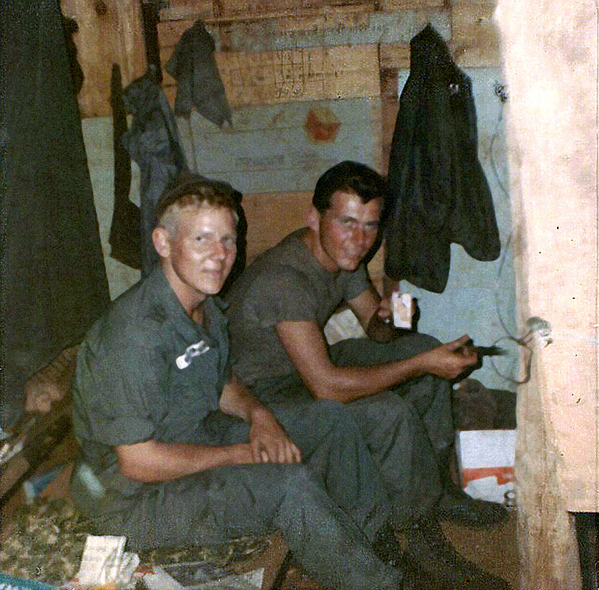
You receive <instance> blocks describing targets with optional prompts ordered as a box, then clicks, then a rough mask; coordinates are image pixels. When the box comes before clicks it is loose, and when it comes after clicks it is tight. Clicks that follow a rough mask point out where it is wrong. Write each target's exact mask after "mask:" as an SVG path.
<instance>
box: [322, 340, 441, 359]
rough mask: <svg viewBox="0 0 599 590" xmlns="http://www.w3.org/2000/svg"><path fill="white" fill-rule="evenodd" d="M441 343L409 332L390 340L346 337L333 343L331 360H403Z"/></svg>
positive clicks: (330, 350)
mask: <svg viewBox="0 0 599 590" xmlns="http://www.w3.org/2000/svg"><path fill="white" fill-rule="evenodd" d="M440 344H441V343H440V342H439V341H438V340H437V339H436V338H433V337H432V336H429V335H428V334H420V333H418V332H410V333H408V334H405V335H403V336H400V337H399V338H396V339H395V340H392V341H391V342H375V341H374V340H370V339H369V338H348V339H347V340H341V341H340V342H337V343H336V344H333V345H332V346H331V347H330V349H329V352H330V355H331V360H332V361H333V362H334V363H335V364H336V365H340V366H352V365H357V366H369V365H379V364H381V363H387V362H389V361H395V360H404V359H408V358H411V357H413V356H415V355H417V354H420V353H421V352H426V351H427V350H431V348H435V347H436V346H439V345H440Z"/></svg>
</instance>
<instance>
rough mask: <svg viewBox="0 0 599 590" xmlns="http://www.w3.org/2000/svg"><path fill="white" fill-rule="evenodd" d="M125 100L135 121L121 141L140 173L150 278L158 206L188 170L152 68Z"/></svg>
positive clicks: (146, 265)
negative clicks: (165, 191) (173, 184)
mask: <svg viewBox="0 0 599 590" xmlns="http://www.w3.org/2000/svg"><path fill="white" fill-rule="evenodd" d="M123 101H124V104H125V107H126V109H127V110H128V111H129V112H130V113H132V114H133V122H132V124H131V127H130V129H129V130H128V131H127V132H126V133H124V134H123V136H122V141H123V144H124V146H125V148H126V149H127V151H128V152H129V154H130V156H131V157H132V158H133V160H135V162H137V165H138V166H139V168H140V171H141V181H140V185H141V186H140V204H141V207H140V209H141V263H142V266H141V272H142V276H147V275H148V274H150V271H151V270H152V266H153V265H154V264H155V263H156V261H157V260H158V254H157V253H156V250H155V249H154V244H153V242H152V230H153V229H154V210H155V208H156V203H157V202H158V199H159V198H160V195H161V194H162V193H163V191H164V189H165V188H166V187H167V186H168V185H169V184H171V183H172V182H173V181H174V180H175V179H176V178H177V177H178V176H179V175H180V174H181V173H182V172H188V171H189V167H188V165H187V158H186V156H185V151H184V149H183V145H182V142H181V138H180V136H179V131H178V129H177V121H176V120H175V115H174V114H173V112H172V111H171V108H170V106H169V104H168V102H167V100H166V97H165V96H164V93H163V92H162V88H161V87H160V85H159V84H158V81H157V79H156V72H155V70H154V69H153V66H150V68H149V69H148V72H147V73H146V74H145V75H144V76H142V77H141V78H137V80H134V81H133V82H131V84H129V86H127V88H125V90H124V91H123Z"/></svg>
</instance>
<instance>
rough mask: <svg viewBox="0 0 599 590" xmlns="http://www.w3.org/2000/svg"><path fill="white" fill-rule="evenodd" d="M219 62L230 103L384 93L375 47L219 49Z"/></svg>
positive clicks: (248, 103) (243, 104)
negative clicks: (248, 51) (221, 51)
mask: <svg viewBox="0 0 599 590" xmlns="http://www.w3.org/2000/svg"><path fill="white" fill-rule="evenodd" d="M217 63H218V68H219V71H220V73H221V77H222V79H223V82H224V84H225V89H226V92H227V97H228V99H229V102H230V104H231V105H232V106H245V105H252V104H269V103H277V102H289V101H296V100H325V99H328V100H335V99H339V98H356V97H364V96H369V97H374V96H378V94H379V92H380V83H379V71H378V54H377V48H376V46H374V45H371V46H361V47H329V48H326V47H313V48H306V49H298V50H296V51H268V52H258V53H247V54H241V53H219V54H217Z"/></svg>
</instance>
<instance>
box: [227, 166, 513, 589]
mask: <svg viewBox="0 0 599 590" xmlns="http://www.w3.org/2000/svg"><path fill="white" fill-rule="evenodd" d="M386 192H387V186H386V182H385V180H384V179H383V178H382V177H381V176H380V175H379V174H378V173H376V172H375V171H374V170H372V169H370V168H369V167H367V166H365V165H364V164H360V163H357V162H350V161H345V162H342V163H340V164H337V165H336V166H333V167H332V168H330V169H329V170H327V171H326V172H325V173H324V174H323V175H322V176H321V177H320V179H319V180H318V182H317V184H316V188H315V191H314V197H313V201H312V206H311V208H310V212H309V215H308V226H307V227H306V228H303V229H300V230H298V231H295V232H293V233H292V234H290V235H289V236H287V237H286V238H285V239H284V240H283V241H281V242H280V243H279V244H278V245H276V246H275V247H274V248H272V249H270V250H269V251H267V252H265V253H264V254H262V255H261V256H259V257H258V258H257V259H256V260H255V261H254V262H253V264H252V265H250V267H249V268H247V269H246V270H245V272H244V273H243V274H242V276H241V277H240V279H238V280H237V282H236V283H235V284H234V285H233V288H232V290H231V291H230V292H229V294H228V297H227V301H228V303H229V305H230V307H229V310H228V312H227V314H228V317H229V322H230V333H231V341H232V348H233V356H234V358H235V359H236V360H237V364H236V365H235V367H234V369H233V370H234V371H235V373H236V374H237V375H239V376H240V378H241V379H242V380H243V381H244V383H246V384H247V385H248V386H249V387H250V388H251V389H252V391H253V393H254V394H255V395H256V396H257V397H258V398H259V399H260V400H261V401H262V402H263V403H265V405H267V406H271V405H273V404H281V403H284V402H286V403H288V404H290V405H293V404H294V403H298V402H299V401H300V400H301V401H303V402H305V400H307V399H310V398H317V399H328V400H336V401H341V402H344V403H345V404H346V406H345V407H346V408H347V409H348V411H349V412H350V413H351V414H352V416H353V417H354V419H355V420H356V423H357V424H358V426H359V428H360V430H361V432H362V435H363V437H364V440H365V441H366V443H367V445H368V447H369V449H370V451H371V452H372V454H373V456H374V458H375V461H376V462H377V464H378V466H379V472H380V475H381V478H382V479H383V482H384V483H385V486H386V488H387V490H388V492H389V494H390V496H391V498H392V500H393V505H394V509H395V521H396V524H397V525H398V526H406V525H408V524H410V523H413V522H417V521H419V520H420V518H421V517H422V516H423V515H427V519H428V518H429V516H430V515H431V514H432V515H434V519H441V520H442V519H449V520H456V521H460V522H463V523H467V524H473V525H477V524H490V523H494V522H498V521H499V520H501V519H502V518H503V517H504V514H505V510H504V509H503V508H502V507H500V506H499V505H496V504H492V503H488V502H480V501H474V500H472V499H470V498H469V497H468V496H466V494H465V493H463V492H462V491H461V490H460V489H459V488H458V486H457V485H456V484H455V483H454V481H453V480H452V478H451V474H450V471H449V464H450V459H451V455H452V452H453V441H454V430H453V423H452V414H451V400H450V392H451V389H450V383H449V380H453V379H455V378H457V377H458V376H459V375H461V374H463V373H464V372H465V371H467V370H468V369H470V368H471V367H472V366H474V365H475V364H476V363H477V362H478V359H477V355H476V353H474V352H473V351H472V350H471V349H468V347H465V344H466V343H467V342H468V341H469V337H468V336H467V335H465V336H462V337H461V338H458V339H457V340H455V341H454V342H450V343H448V344H440V343H439V342H438V341H436V340H435V339H433V338H431V337H429V336H426V335H424V334H418V333H408V334H406V333H400V332H398V331H397V330H396V329H394V328H393V326H392V325H391V324H390V323H389V322H388V319H389V302H388V301H386V300H382V299H381V297H380V296H379V294H378V293H377V291H376V290H375V289H374V287H373V286H372V284H371V282H370V281H369V278H368V275H367V271H366V268H365V264H364V262H363V261H364V258H365V257H366V255H367V253H368V252H369V251H370V249H371V248H372V246H373V244H374V242H375V239H376V237H377V233H378V230H379V223H380V219H381V211H382V207H383V203H384V198H385V195H386ZM341 303H346V304H347V305H348V306H349V308H350V309H351V310H352V311H353V312H354V313H355V315H356V317H357V318H358V320H359V322H360V324H361V325H362V327H363V328H364V330H365V331H366V334H367V336H368V338H364V339H353V340H347V341H343V342H341V343H338V344H336V345H334V346H332V347H329V346H328V345H327V342H326V339H325V336H324V332H323V329H324V326H325V324H326V322H327V321H328V319H329V318H330V316H331V315H332V313H333V312H334V311H335V310H336V309H337V308H338V306H339V305H340V304H341ZM399 336H401V337H399ZM452 559H453V558H452ZM463 565H464V564H463ZM433 567H437V566H436V565H433ZM465 567H467V566H465ZM494 583H495V582H494V581H492V580H490V579H489V580H487V579H482V583H481V587H485V586H486V587H487V588H491V587H495V586H493V584H494ZM500 585H501V584H500ZM468 587H471V586H468Z"/></svg>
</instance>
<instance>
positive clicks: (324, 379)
mask: <svg viewBox="0 0 599 590" xmlns="http://www.w3.org/2000/svg"><path fill="white" fill-rule="evenodd" d="M277 334H278V336H279V338H280V340H281V342H282V344H283V347H284V348H285V350H286V352H287V354H288V355H289V357H290V358H291V361H292V362H293V364H294V365H295V367H296V369H297V371H298V373H299V375H300V377H301V378H302V380H303V381H304V383H305V384H306V385H307V386H308V388H309V389H310V391H311V392H312V393H313V394H314V395H315V396H316V397H318V398H325V399H334V400H338V401H342V402H349V401H352V400H355V399H358V398H361V397H367V396H370V395H374V394H375V393H378V392H379V391H382V390H383V389H387V388H388V387H392V386H394V385H398V384H400V383H404V382H406V381H409V380H410V379H414V378H417V377H422V376H423V375H426V374H431V375H436V376H437V377H441V378H444V379H455V378H456V377H458V376H459V375H460V374H461V373H463V372H464V371H465V370H466V369H467V368H468V367H470V366H471V365H474V364H476V362H477V360H478V357H477V355H476V353H475V352H473V351H471V350H468V349H466V350H464V351H463V352H456V351H457V350H458V349H459V348H460V347H462V346H463V345H464V344H465V343H466V342H468V341H469V340H470V337H469V336H467V335H464V336H462V337H461V338H459V339H458V340H455V341H454V342H450V343H448V344H442V345H441V346H438V347H436V348H433V349H432V350H429V351H426V352H423V353H420V354H418V355H416V356H413V357H412V358H409V359H405V360H398V361H392V362H389V363H383V364H380V365H374V366H369V367H358V366H353V367H351V366H350V367H346V366H343V367H338V366H336V365H334V364H333V363H332V362H331V360H330V359H329V355H328V350H327V344H326V342H325V340H324V336H323V334H322V331H321V330H320V329H319V328H318V326H317V325H316V324H315V323H313V322H279V323H278V324H277Z"/></svg>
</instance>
